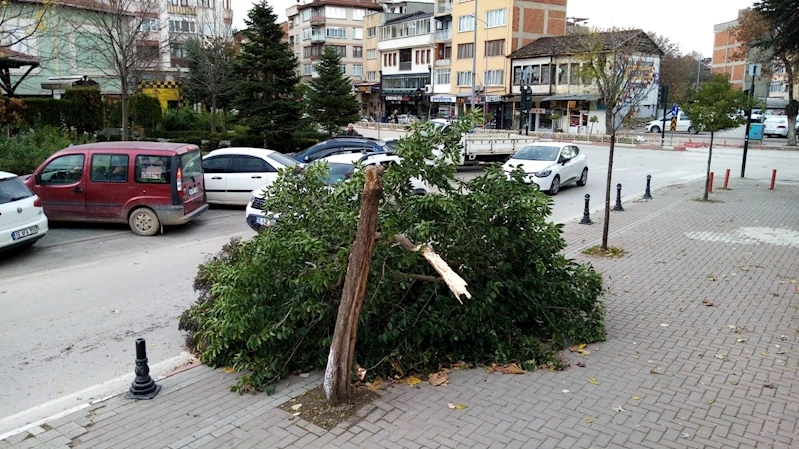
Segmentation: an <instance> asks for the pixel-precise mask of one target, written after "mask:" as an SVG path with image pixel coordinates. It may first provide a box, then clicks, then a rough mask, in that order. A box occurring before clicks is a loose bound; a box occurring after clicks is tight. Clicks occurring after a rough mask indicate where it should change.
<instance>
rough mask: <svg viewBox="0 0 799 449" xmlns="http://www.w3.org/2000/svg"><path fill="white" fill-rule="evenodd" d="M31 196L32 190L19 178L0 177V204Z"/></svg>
mask: <svg viewBox="0 0 799 449" xmlns="http://www.w3.org/2000/svg"><path fill="white" fill-rule="evenodd" d="M31 196H33V192H31V191H30V189H29V188H28V186H26V185H25V183H23V182H22V181H20V179H19V178H17V177H13V178H6V179H0V204H6V203H10V202H12V201H19V200H21V199H25V198H28V197H31Z"/></svg>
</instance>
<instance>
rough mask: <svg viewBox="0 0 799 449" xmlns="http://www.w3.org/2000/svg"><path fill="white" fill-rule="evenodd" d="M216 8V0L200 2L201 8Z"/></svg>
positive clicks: (202, 0)
mask: <svg viewBox="0 0 799 449" xmlns="http://www.w3.org/2000/svg"><path fill="white" fill-rule="evenodd" d="M214 6H215V5H214V0H200V7H201V8H213V7H214Z"/></svg>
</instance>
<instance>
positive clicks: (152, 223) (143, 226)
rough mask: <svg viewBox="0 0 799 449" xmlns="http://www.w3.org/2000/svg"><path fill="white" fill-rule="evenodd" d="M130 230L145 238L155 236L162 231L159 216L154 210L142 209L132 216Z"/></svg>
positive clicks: (135, 211)
mask: <svg viewBox="0 0 799 449" xmlns="http://www.w3.org/2000/svg"><path fill="white" fill-rule="evenodd" d="M128 224H129V225H130V230H131V231H133V233H134V234H136V235H141V236H145V237H149V236H153V235H155V234H156V233H158V231H159V230H160V229H161V222H160V221H159V220H158V215H156V213H155V212H153V210H152V209H147V208H145V207H140V208H138V209H136V210H134V211H133V213H132V214H130V218H129V219H128Z"/></svg>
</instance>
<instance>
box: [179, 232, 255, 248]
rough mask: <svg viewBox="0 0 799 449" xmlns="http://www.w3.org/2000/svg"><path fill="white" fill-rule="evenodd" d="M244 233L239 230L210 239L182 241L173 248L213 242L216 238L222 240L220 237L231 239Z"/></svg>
mask: <svg viewBox="0 0 799 449" xmlns="http://www.w3.org/2000/svg"><path fill="white" fill-rule="evenodd" d="M242 235H244V233H243V232H237V233H235V234H228V235H221V236H219V237H212V238H210V239H205V240H197V241H195V242H189V243H181V244H180V245H175V246H173V248H185V247H187V246H191V245H197V244H200V243H207V242H213V241H214V240H220V239H230V238H233V237H238V236H242Z"/></svg>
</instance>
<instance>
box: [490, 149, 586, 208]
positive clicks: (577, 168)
mask: <svg viewBox="0 0 799 449" xmlns="http://www.w3.org/2000/svg"><path fill="white" fill-rule="evenodd" d="M516 167H521V168H522V170H524V173H525V178H524V180H525V182H528V183H535V184H536V185H537V186H538V188H540V189H541V190H545V191H547V192H548V193H549V194H550V195H557V194H558V192H559V191H560V188H561V186H563V185H566V184H570V183H575V184H577V185H578V186H584V185H585V184H586V183H587V182H588V159H587V158H586V157H585V154H582V153H580V148H578V147H577V145H573V144H570V143H556V142H551V143H550V142H547V143H536V144H533V145H527V146H525V147H523V148H522V149H521V150H519V152H518V153H516V154H514V155H513V157H511V159H510V160H509V161H508V162H506V163H505V165H504V166H503V169H504V171H505V173H507V174H508V175H509V176H510V173H511V171H513V169H515V168H516Z"/></svg>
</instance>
